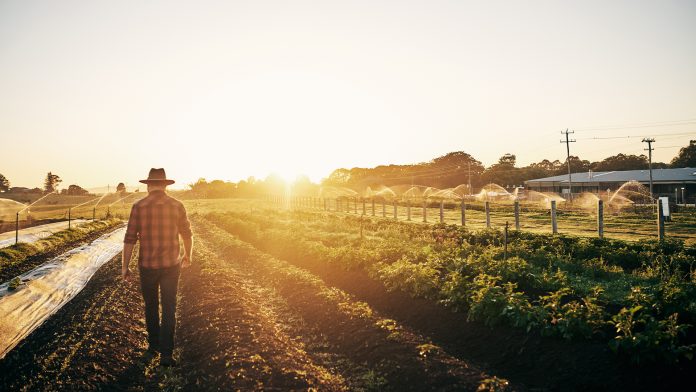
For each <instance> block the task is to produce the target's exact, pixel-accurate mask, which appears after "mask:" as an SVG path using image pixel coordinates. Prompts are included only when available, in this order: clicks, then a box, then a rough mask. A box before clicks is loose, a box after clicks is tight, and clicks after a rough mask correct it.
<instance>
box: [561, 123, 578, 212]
mask: <svg viewBox="0 0 696 392" xmlns="http://www.w3.org/2000/svg"><path fill="white" fill-rule="evenodd" d="M571 133H575V131H568V128H566V130H565V131H561V134H562V135H565V140H561V143H565V144H566V153H567V158H566V162H568V197H569V198H570V201H571V202H572V201H573V178H572V177H571V176H570V143H575V139H572V140H571V139H568V135H569V134H571Z"/></svg>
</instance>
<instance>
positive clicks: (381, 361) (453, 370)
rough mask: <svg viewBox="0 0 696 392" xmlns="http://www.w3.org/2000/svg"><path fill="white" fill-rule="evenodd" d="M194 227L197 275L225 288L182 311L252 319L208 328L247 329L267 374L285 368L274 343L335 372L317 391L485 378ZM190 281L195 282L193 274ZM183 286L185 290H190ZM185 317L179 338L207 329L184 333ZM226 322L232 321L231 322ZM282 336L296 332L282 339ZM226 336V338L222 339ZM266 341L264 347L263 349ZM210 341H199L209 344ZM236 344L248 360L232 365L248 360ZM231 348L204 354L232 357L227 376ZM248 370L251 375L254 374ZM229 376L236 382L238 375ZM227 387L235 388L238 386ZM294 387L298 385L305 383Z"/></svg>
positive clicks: (240, 332) (217, 234)
mask: <svg viewBox="0 0 696 392" xmlns="http://www.w3.org/2000/svg"><path fill="white" fill-rule="evenodd" d="M195 230H196V233H197V237H198V238H200V240H199V241H198V242H197V247H198V249H202V250H201V252H202V253H201V254H200V255H199V257H200V256H203V257H206V260H207V262H206V264H203V267H202V269H203V273H202V274H206V272H205V270H206V269H207V270H208V272H207V278H208V279H211V280H212V281H213V282H216V281H218V280H221V281H223V282H226V288H225V289H222V290H217V289H215V288H211V289H209V290H210V291H211V292H216V293H217V295H218V297H219V298H220V299H219V300H214V301H213V302H212V303H210V304H201V303H200V300H198V301H199V302H198V303H197V305H198V306H197V308H198V309H197V310H198V312H199V313H196V311H195V310H188V309H187V307H188V306H191V305H190V304H189V305H186V302H187V300H186V299H185V298H184V300H183V301H182V307H183V309H184V310H183V312H182V314H184V315H186V314H188V313H191V314H194V315H197V316H198V317H199V318H200V319H203V317H204V315H203V313H202V312H204V311H205V308H206V306H209V308H208V309H207V311H208V313H209V314H211V315H212V314H218V313H217V312H218V311H219V309H220V308H221V307H225V306H227V308H226V310H225V311H222V312H220V314H219V315H218V316H217V317H216V320H220V321H219V322H221V323H222V325H225V322H226V319H229V318H235V317H238V315H239V314H242V315H246V317H249V316H251V318H255V319H256V320H258V324H257V326H256V328H247V327H246V326H245V324H244V323H239V322H238V321H237V325H238V327H237V331H230V328H220V327H218V325H217V324H216V322H211V324H210V328H209V330H211V331H226V332H227V333H229V334H231V335H232V337H231V340H239V339H240V337H242V336H244V335H246V334H252V335H254V336H255V337H256V339H255V342H260V344H258V343H257V344H255V345H253V346H252V348H253V349H254V350H256V351H265V352H266V354H265V355H264V354H262V353H258V354H259V355H260V356H261V359H260V362H261V363H262V364H263V365H264V366H267V372H268V374H274V373H275V372H276V371H277V370H276V369H277V368H278V367H282V366H286V365H283V364H285V363H287V362H285V361H286V359H285V358H284V357H283V356H282V355H281V356H279V357H278V356H275V355H277V352H276V351H275V350H276V349H277V348H278V346H281V348H282V347H283V346H287V347H289V348H288V349H281V350H280V352H281V353H282V352H283V351H285V353H287V352H288V351H293V350H296V351H295V352H296V353H301V354H302V355H301V356H300V357H299V358H302V359H301V361H300V363H307V364H314V365H316V366H322V367H323V368H324V369H327V368H330V369H334V370H335V371H334V372H332V373H330V374H331V376H328V374H327V377H328V379H329V380H334V381H335V383H334V384H326V385H324V388H322V389H330V390H331V389H334V388H343V387H344V386H348V387H349V388H350V389H351V390H356V389H358V390H360V389H362V390H475V389H476V388H477V387H478V385H479V384H480V383H481V382H483V380H485V379H487V378H490V376H489V375H486V374H485V373H483V372H482V371H481V370H479V369H478V368H477V367H476V366H474V365H472V364H470V363H465V362H464V361H461V360H459V359H456V358H454V357H452V356H450V355H448V354H447V353H446V352H445V351H444V350H442V349H441V348H440V347H437V346H436V345H434V344H432V343H431V342H430V341H429V340H428V339H426V338H424V337H423V336H420V335H418V334H417V333H415V332H414V331H411V330H409V329H408V328H405V327H404V326H402V325H399V324H398V323H397V322H396V321H394V320H390V319H386V318H384V317H381V316H380V315H379V314H377V313H376V312H375V311H374V310H373V309H372V308H370V306H369V305H368V304H366V303H364V302H359V301H356V300H355V299H353V298H352V297H351V296H350V295H348V294H346V293H345V292H343V291H341V290H339V289H336V288H332V287H329V286H327V285H326V284H325V283H324V282H323V281H322V280H321V279H319V278H317V277H316V276H314V275H312V274H310V273H308V272H307V271H305V270H302V269H299V268H297V267H294V266H292V265H291V264H289V263H286V262H283V261H280V260H277V259H274V258H273V257H271V256H269V255H267V254H264V253H263V252H260V251H259V250H257V249H255V248H254V247H253V246H251V245H249V244H247V243H244V242H242V241H240V240H238V239H236V238H234V237H232V236H230V235H229V234H228V233H226V232H224V231H222V230H221V229H219V228H217V227H215V226H214V225H212V224H211V223H209V222H202V221H201V220H199V219H197V220H195ZM209 263H210V264H209ZM190 279H191V280H194V279H195V277H194V275H192V276H191V278H190ZM198 279H199V280H194V281H193V282H191V281H189V282H186V283H185V285H197V287H206V286H208V283H207V281H206V284H203V283H202V282H201V281H200V278H198ZM185 280H186V279H185ZM218 284H219V283H214V284H213V285H214V286H217V285H218ZM183 292H184V293H185V294H186V293H189V292H191V290H190V289H187V290H184V291H183ZM191 298H194V297H193V296H192V297H191ZM250 309H251V310H250ZM259 312H260V313H259ZM230 313H231V314H232V315H230ZM187 317H189V316H184V317H182V331H181V335H180V336H181V338H182V339H184V341H186V340H188V339H193V338H197V339H201V336H205V335H206V333H205V332H203V331H201V330H200V328H196V329H194V328H191V331H187V320H186V318H187ZM209 321H210V320H209ZM230 325H234V322H231V324H230ZM254 331H256V333H254ZM279 332H282V333H280V334H279ZM189 334H191V337H189ZM216 334H217V333H214V334H213V335H216ZM287 336H295V338H294V339H290V341H288V340H287V339H286V338H285V337H287ZM274 339H275V340H274ZM229 340H230V338H226V339H225V340H224V341H229ZM274 341H276V343H275V344H274V343H273V342H274ZM279 342H282V344H281V343H279ZM265 345H268V346H269V348H264V346H265ZM274 345H275V346H276V348H275V349H274V348H273V346H274ZM212 346H213V345H210V344H207V345H206V347H208V348H210V347H212ZM183 347H184V349H183V350H182V359H183V360H184V361H185V362H187V354H186V347H190V345H187V344H186V343H184V344H183ZM240 347H241V351H242V353H243V355H242V357H243V358H247V359H242V360H239V359H238V360H237V363H241V362H244V361H248V358H249V356H248V353H246V350H248V349H249V348H248V347H244V346H240ZM234 350H235V348H234V347H231V348H230V347H224V348H218V349H217V350H214V351H213V352H209V353H206V355H209V356H210V358H211V359H213V360H214V361H215V362H217V363H218V365H217V366H218V367H219V368H221V367H222V364H226V363H228V362H230V361H232V365H231V366H230V367H231V368H232V369H231V370H230V371H229V372H228V374H229V376H230V377H234V374H233V373H234V372H235V368H237V366H235V365H234V364H235V362H234V361H235V355H234V354H235V352H234ZM269 354H270V357H269ZM244 355H246V357H244ZM305 355H306V356H305ZM239 357H240V356H239V355H238V356H237V358H239ZM188 358H190V355H189V356H188ZM305 358H306V359H305ZM257 359H259V358H257ZM306 361H311V362H306ZM191 362H195V361H191ZM211 366H212V365H211ZM295 366H297V365H295ZM289 369H292V367H291V366H290V367H289ZM191 370H193V369H189V371H191ZM211 373H214V372H209V374H211ZM281 373H282V372H281ZM255 374H256V375H258V372H256V373H255ZM238 377H240V376H239V375H238ZM314 377H317V375H315V376H314ZM242 379H243V377H242ZM269 379H272V378H269ZM280 380H281V381H282V380H285V381H283V382H287V377H280ZM312 381H316V382H321V381H322V379H321V378H317V379H316V380H312V379H308V378H306V377H305V378H304V379H303V380H302V383H305V382H306V383H308V384H309V385H311V382H312ZM232 382H233V383H234V382H235V381H232ZM236 382H241V381H240V379H239V378H238V379H237V380H236ZM187 385H188V384H187ZM231 385H232V387H235V386H237V387H239V385H240V384H236V385H235V384H231ZM242 385H243V384H242ZM276 386H277V387H279V389H287V388H292V387H293V386H292V385H285V386H283V385H281V384H269V385H267V387H276ZM300 386H301V387H304V384H301V385H298V387H300Z"/></svg>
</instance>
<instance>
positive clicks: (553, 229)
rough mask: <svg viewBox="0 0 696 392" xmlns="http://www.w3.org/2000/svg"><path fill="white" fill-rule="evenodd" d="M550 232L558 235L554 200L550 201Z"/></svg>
mask: <svg viewBox="0 0 696 392" xmlns="http://www.w3.org/2000/svg"><path fill="white" fill-rule="evenodd" d="M551 232H552V233H553V234H558V224H557V223H556V200H551Z"/></svg>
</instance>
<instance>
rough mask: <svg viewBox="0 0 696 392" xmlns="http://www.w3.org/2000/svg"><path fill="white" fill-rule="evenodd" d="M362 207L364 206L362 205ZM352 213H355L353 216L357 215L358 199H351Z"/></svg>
mask: <svg viewBox="0 0 696 392" xmlns="http://www.w3.org/2000/svg"><path fill="white" fill-rule="evenodd" d="M363 207H364V204H363ZM353 211H354V212H355V215H358V198H357V197H356V198H354V199H353Z"/></svg>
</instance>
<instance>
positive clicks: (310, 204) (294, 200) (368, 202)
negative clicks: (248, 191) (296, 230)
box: [266, 195, 665, 240]
mask: <svg viewBox="0 0 696 392" xmlns="http://www.w3.org/2000/svg"><path fill="white" fill-rule="evenodd" d="M266 200H267V201H268V202H270V203H272V204H273V205H274V206H276V207H278V208H289V209H314V210H323V211H327V212H336V213H346V214H356V215H361V216H373V217H381V218H389V219H393V220H399V209H400V208H401V209H405V210H406V218H405V219H404V220H405V221H409V222H410V221H413V217H414V215H416V214H415V212H416V211H419V212H420V216H421V217H422V222H423V223H431V221H430V220H429V219H428V208H438V209H439V214H438V219H437V220H436V221H432V223H436V222H439V223H445V210H446V209H447V210H452V209H453V206H454V209H458V210H459V216H460V219H459V224H460V225H461V226H463V227H466V226H467V210H476V211H481V212H483V213H484V214H485V227H486V228H489V229H490V228H491V227H492V224H491V202H490V201H483V202H482V203H483V206H482V207H480V206H478V205H476V204H475V203H469V202H467V201H466V200H464V199H462V200H461V202H460V203H458V204H457V203H452V202H448V203H446V202H445V201H444V200H440V201H438V202H434V201H428V200H423V201H422V203H413V202H411V201H409V200H401V201H398V200H396V199H392V200H387V199H386V198H383V197H377V198H375V197H349V196H342V197H335V198H325V197H313V196H286V195H267V196H266ZM479 203H481V202H479ZM433 205H434V207H433ZM496 205H498V206H499V205H503V204H498V203H496ZM505 205H509V204H505ZM445 206H447V207H448V208H445ZM387 207H390V208H389V210H391V211H388V208H387ZM595 208H596V209H595V213H596V218H597V219H596V228H595V232H596V235H597V237H599V238H604V234H605V222H604V217H605V211H604V210H605V203H604V201H603V200H601V199H598V200H597V202H596V206H595ZM549 210H550V214H549V215H550V218H549V221H548V225H549V226H548V227H549V229H550V232H551V233H552V234H558V233H559V229H558V208H557V203H556V200H551V201H550V208H549ZM655 210H656V212H657V214H656V215H657V217H656V220H655V235H656V236H657V238H658V239H659V240H662V239H664V238H665V217H664V215H663V206H662V204H661V203H660V202H656V205H655ZM520 211H521V208H520V201H519V200H514V201H513V202H512V216H513V218H514V222H513V224H514V229H515V230H518V231H519V230H521V223H520ZM506 226H507V222H506Z"/></svg>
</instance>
